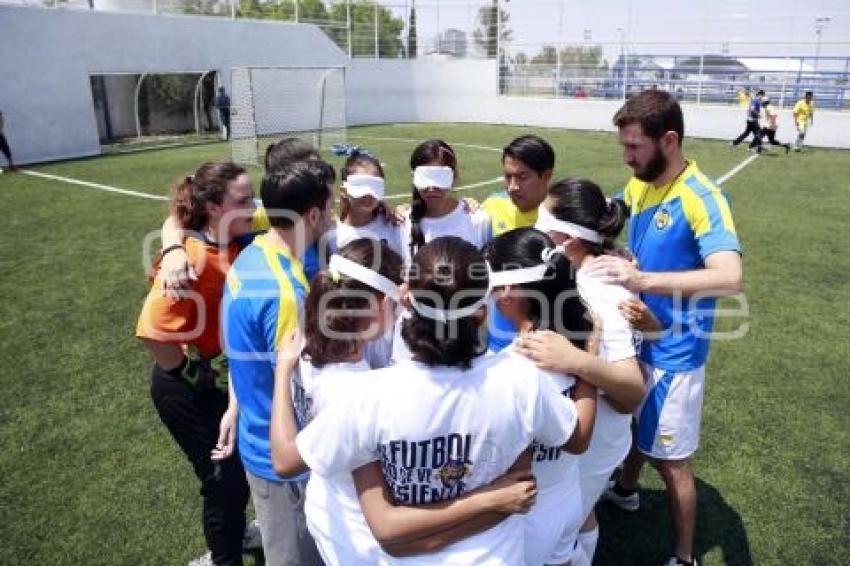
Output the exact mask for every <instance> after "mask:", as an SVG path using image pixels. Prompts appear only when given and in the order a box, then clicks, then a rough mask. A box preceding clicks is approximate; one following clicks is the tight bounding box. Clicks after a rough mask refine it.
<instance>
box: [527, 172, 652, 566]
mask: <svg viewBox="0 0 850 566" xmlns="http://www.w3.org/2000/svg"><path fill="white" fill-rule="evenodd" d="M627 214H628V211H627V210H626V209H625V206H624V205H623V204H622V201H619V200H616V199H612V200H608V199H606V198H605V195H604V194H603V193H602V191H601V190H600V188H599V187H598V186H597V185H596V184H594V183H593V182H591V181H588V180H583V179H582V180H579V179H565V180H562V181H560V182H557V183H555V184H554V185H552V186H551V187H549V194H548V196H547V198H546V200H545V201H543V204H542V205H541V206H540V211H539V213H538V219H537V224H536V225H535V226H536V227H537V228H538V229H540V230H542V231H544V232H546V233H547V234H548V235H549V236H550V237H551V238H552V240H553V241H554V242H555V243H557V244H558V245H559V246H563V248H564V250H565V253H566V255H567V257H568V258H569V260H570V263H572V264H573V265H574V266H576V267H577V268H578V271H577V272H576V281H577V287H578V293H579V295H580V296H581V298H582V300H583V301H584V302H585V304H587V306H588V308H589V309H590V310H591V311H592V312H593V313H594V316H596V317H597V318H598V319H599V320H600V322H601V326H602V339H601V344H600V349H599V357H600V359H589V357H588V355H587V354H586V353H585V352H581V351H578V350H576V349H575V348H572V351H570V350H565V349H564V348H569V347H570V344H569V343H568V341H567V340H565V339H563V337H561V336H557V335H548V336H547V337H541V336H537V338H538V339H539V340H538V341H537V343H536V344H534V343H533V341H532V340H528V342H531V343H532V345H530V346H529V348H530V349H531V350H532V351H533V352H532V355H533V356H534V358H535V359H537V360H538V361H540V362H541V363H543V364H544V366H545V367H550V366H551V367H552V368H553V369H557V370H560V371H571V372H574V373H577V374H579V375H581V376H582V378H584V379H587V380H588V381H590V382H591V383H593V384H594V385H596V386H597V387H598V388H599V394H600V395H599V406H598V411H597V422H596V431H595V433H594V435H593V438H592V440H591V442H590V447H589V448H588V450H587V452H586V453H584V454H583V455H582V456H581V458H580V463H579V468H580V473H581V482H582V496H583V500H584V508H583V513H584V517H586V521H585V523H584V525H583V526H582V533H581V535H580V536H579V541H580V543H581V544H582V546H583V547H584V549H585V553H586V555H587V556H588V558H589V559H591V560H592V558H593V554H594V552H595V548H596V541H597V540H598V536H599V529H598V525H597V523H596V517H595V515H594V513H593V507H594V505H595V504H596V502H597V500H598V499H599V497H600V496H601V495H602V493H603V492H604V491H605V488H606V487H607V485H608V478H609V477H610V476H611V473H612V472H613V471H614V469H615V468H616V467H617V466H618V465H619V464H620V462H622V460H623V459H624V458H625V457H626V455H627V454H628V452H629V448H630V446H631V435H632V433H631V413H632V411H634V410H635V409H637V407H638V405H639V404H640V401H641V399H642V398H643V395H644V383H643V376H642V375H641V371H640V366H639V364H638V361H637V351H636V347H635V336H634V333H633V329H632V325H631V324H630V322H629V320H628V319H627V317H626V314H628V315H629V316H632V314H631V313H632V312H641V313H649V311H648V309H641V308H640V307H641V306H642V305H641V303H640V301H639V300H638V299H637V298H636V297H635V296H634V295H633V294H632V293H631V292H629V291H628V290H627V289H625V288H624V287H622V286H620V285H612V284H608V283H603V282H602V281H600V280H598V279H596V278H593V277H589V276H588V275H587V273H586V272H585V270H584V266H585V265H586V264H587V262H589V261H590V260H592V259H593V258H594V257H597V256H599V255H601V254H603V253H605V252H606V251H611V250H612V249H613V248H614V240H615V239H616V237H617V236H618V235H619V233H620V231H621V230H622V229H623V225H624V223H625V219H626V217H627ZM621 303H626V304H625V305H624V306H623V307H622V309H621V307H620V304H621ZM626 311H627V312H626ZM647 316H648V319H650V320H648V321H643V320H637V321H636V322H637V324H638V325H639V326H641V327H642V328H644V329H647V330H649V329H651V328H652V327H653V326H652V324H653V323H652V321H654V318H652V317H651V314H648V315H647ZM546 339H548V340H550V341H551V347H550V348H549V349H548V350H547V348H546V347H545V346H544V342H543V341H544V340H546ZM547 353H548V358H547ZM565 353H566V354H567V355H565ZM571 354H572V355H571ZM569 358H573V359H572V360H571V361H570V360H569ZM585 365H590V366H591V369H590V370H589V371H588V370H587V369H583V367H584V366H585Z"/></svg>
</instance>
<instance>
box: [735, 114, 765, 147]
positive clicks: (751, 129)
mask: <svg viewBox="0 0 850 566" xmlns="http://www.w3.org/2000/svg"><path fill="white" fill-rule="evenodd" d="M751 133H752V134H753V141H751V142H750V147H757V146H761V128H759V123H758V120H747V128H746V129H745V130H744V133H743V134H741V135H740V136H738V137H737V138H735V140H734V141H733V142H732V145H738V144H739V143H741V142H742V141H744V138H745V137H747V136H748V135H750V134H751Z"/></svg>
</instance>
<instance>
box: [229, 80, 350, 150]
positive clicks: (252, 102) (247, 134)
mask: <svg viewBox="0 0 850 566" xmlns="http://www.w3.org/2000/svg"><path fill="white" fill-rule="evenodd" d="M230 101H231V102H230V104H231V106H230V108H231V117H230V129H231V132H230V139H231V154H232V156H233V161H235V162H236V163H247V164H262V160H263V156H264V155H265V151H266V147H267V146H268V144H270V143H273V142H276V141H278V140H280V139H283V138H286V137H303V138H305V139H308V140H309V141H310V142H312V143H313V145H314V146H316V147H317V148H319V149H324V148H329V147H330V146H331V145H332V144H336V143H345V141H346V106H345V104H346V102H345V67H236V68H233V69H232V70H231V94H230Z"/></svg>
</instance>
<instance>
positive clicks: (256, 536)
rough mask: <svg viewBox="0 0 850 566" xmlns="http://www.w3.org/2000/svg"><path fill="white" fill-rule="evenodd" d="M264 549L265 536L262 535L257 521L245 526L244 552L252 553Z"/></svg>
mask: <svg viewBox="0 0 850 566" xmlns="http://www.w3.org/2000/svg"><path fill="white" fill-rule="evenodd" d="M261 548H263V535H262V534H261V533H260V523H258V522H257V520H256V519H254V520H253V521H250V522H248V523H246V524H245V534H244V535H243V536H242V550H244V551H245V552H251V551H254V550H259V549H261Z"/></svg>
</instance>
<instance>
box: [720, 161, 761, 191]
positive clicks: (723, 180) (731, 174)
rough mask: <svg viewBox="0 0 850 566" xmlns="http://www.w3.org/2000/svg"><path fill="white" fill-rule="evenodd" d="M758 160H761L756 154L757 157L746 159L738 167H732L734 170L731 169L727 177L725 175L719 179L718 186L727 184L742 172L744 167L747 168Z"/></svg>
mask: <svg viewBox="0 0 850 566" xmlns="http://www.w3.org/2000/svg"><path fill="white" fill-rule="evenodd" d="M758 158H759V154H758V153H756V154H755V155H751V156H749V157H748V158H746V159H745V160H743V161H742V162H740V163H738V164H737V165H735V166H734V167H732V169H730V170H729V172H728V173H726V174H725V175H723V176H722V177H720V178H719V179H717V184H718V185H722V184H723V183H725V182H726V181H728V180H729V179H731V178H732V177H734V176H735V175H737V174H738V173H739V172H740V171H741V169H743V168H744V167H746V166H747V165H749V164H750V163H752V162H753V161H755V160H756V159H758Z"/></svg>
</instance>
